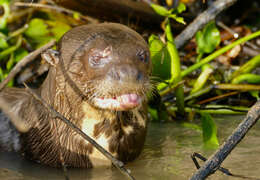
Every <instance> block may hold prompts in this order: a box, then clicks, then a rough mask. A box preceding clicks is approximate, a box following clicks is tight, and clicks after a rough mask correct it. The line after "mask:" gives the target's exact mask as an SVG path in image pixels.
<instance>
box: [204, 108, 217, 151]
mask: <svg viewBox="0 0 260 180" xmlns="http://www.w3.org/2000/svg"><path fill="white" fill-rule="evenodd" d="M201 122H202V131H203V133H202V134H203V142H204V146H205V147H206V148H210V149H215V148H217V147H218V146H219V143H218V138H217V126H216V124H215V122H214V120H213V118H212V117H211V116H210V114H208V113H201Z"/></svg>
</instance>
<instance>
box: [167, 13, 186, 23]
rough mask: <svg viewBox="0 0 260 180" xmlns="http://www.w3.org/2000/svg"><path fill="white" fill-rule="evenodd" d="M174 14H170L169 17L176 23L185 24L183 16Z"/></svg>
mask: <svg viewBox="0 0 260 180" xmlns="http://www.w3.org/2000/svg"><path fill="white" fill-rule="evenodd" d="M174 15H175V14H172V15H170V16H169V18H172V19H174V20H175V21H177V22H178V23H181V24H186V22H185V21H184V19H183V17H178V16H174Z"/></svg>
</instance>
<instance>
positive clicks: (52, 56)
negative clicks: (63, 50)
mask: <svg viewBox="0 0 260 180" xmlns="http://www.w3.org/2000/svg"><path fill="white" fill-rule="evenodd" d="M41 57H42V58H43V59H44V60H45V61H47V62H48V63H49V64H50V65H51V66H54V67H56V65H57V64H58V63H59V60H60V59H59V52H58V51H55V50H53V49H48V50H46V51H45V52H43V53H42V54H41Z"/></svg>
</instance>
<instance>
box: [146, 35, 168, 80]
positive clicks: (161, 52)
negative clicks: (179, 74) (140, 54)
mask: <svg viewBox="0 0 260 180" xmlns="http://www.w3.org/2000/svg"><path fill="white" fill-rule="evenodd" d="M149 47H150V52H151V60H152V64H153V68H152V69H153V72H152V75H153V76H157V77H159V78H161V79H163V80H167V79H170V78H171V60H170V56H169V53H168V50H167V48H165V44H164V43H163V42H162V41H161V40H160V39H159V38H158V37H157V36H155V35H151V36H150V37H149Z"/></svg>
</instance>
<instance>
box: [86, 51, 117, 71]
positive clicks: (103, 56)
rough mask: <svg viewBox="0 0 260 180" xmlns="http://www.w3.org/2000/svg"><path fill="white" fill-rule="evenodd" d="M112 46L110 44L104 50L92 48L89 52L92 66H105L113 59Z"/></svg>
mask: <svg viewBox="0 0 260 180" xmlns="http://www.w3.org/2000/svg"><path fill="white" fill-rule="evenodd" d="M111 53H112V47H111V46H108V47H107V48H106V49H104V50H100V49H91V50H90V52H89V59H88V60H89V64H90V65H91V66H92V67H103V66H104V65H105V64H106V63H107V62H109V61H110V60H111Z"/></svg>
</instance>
